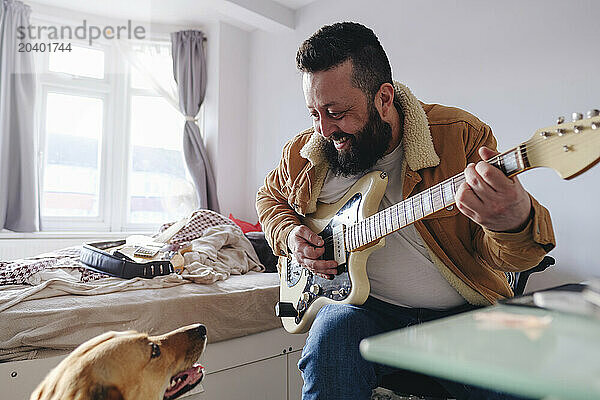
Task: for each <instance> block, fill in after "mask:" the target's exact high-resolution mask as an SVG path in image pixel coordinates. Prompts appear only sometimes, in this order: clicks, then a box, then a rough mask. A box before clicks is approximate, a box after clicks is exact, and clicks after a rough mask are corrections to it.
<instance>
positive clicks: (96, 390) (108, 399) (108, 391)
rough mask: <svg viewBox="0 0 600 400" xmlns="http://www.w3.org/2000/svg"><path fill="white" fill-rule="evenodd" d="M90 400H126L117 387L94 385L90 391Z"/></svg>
mask: <svg viewBox="0 0 600 400" xmlns="http://www.w3.org/2000/svg"><path fill="white" fill-rule="evenodd" d="M89 398H90V400H124V399H123V395H122V394H121V391H120V390H119V389H118V388H117V387H116V386H104V385H100V384H97V385H94V387H92V390H91V391H90V396H89Z"/></svg>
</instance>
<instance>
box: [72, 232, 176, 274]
mask: <svg viewBox="0 0 600 400" xmlns="http://www.w3.org/2000/svg"><path fill="white" fill-rule="evenodd" d="M122 244H125V240H119V241H112V242H96V243H86V244H84V245H83V247H82V248H81V254H80V256H79V260H80V261H81V262H82V263H84V264H85V265H87V266H88V267H89V268H90V269H93V270H96V271H99V272H102V273H105V274H108V275H112V276H116V277H118V278H124V279H131V278H136V277H140V278H148V279H151V278H154V277H155V276H161V275H169V274H172V273H173V266H172V265H171V262H170V261H169V260H160V261H149V262H147V263H137V262H135V261H133V260H130V259H129V260H128V259H127V258H126V256H125V255H121V256H119V255H118V254H117V255H113V254H110V253H108V252H107V251H105V249H108V248H112V247H115V246H119V245H122Z"/></svg>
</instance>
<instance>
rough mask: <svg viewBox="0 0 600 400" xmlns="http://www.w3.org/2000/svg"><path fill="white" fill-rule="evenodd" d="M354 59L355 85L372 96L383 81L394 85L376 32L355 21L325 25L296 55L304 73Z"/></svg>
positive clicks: (304, 43) (303, 44)
mask: <svg viewBox="0 0 600 400" xmlns="http://www.w3.org/2000/svg"><path fill="white" fill-rule="evenodd" d="M346 60H351V61H352V67H353V69H352V84H353V85H354V86H355V87H357V88H359V89H361V90H362V91H363V92H364V93H365V94H366V95H367V96H368V97H369V98H371V99H372V98H373V97H374V96H375V94H376V93H377V91H378V90H379V88H380V87H381V85H382V84H384V83H390V84H392V69H391V68H390V62H389V61H388V58H387V55H386V54H385V51H384V50H383V47H382V46H381V43H379V39H377V36H375V34H374V33H373V31H372V30H371V29H369V28H367V27H366V26H364V25H361V24H358V23H356V22H338V23H335V24H333V25H325V26H323V27H322V28H321V29H319V30H318V31H317V32H315V33H314V34H313V35H312V36H311V37H309V38H308V39H306V40H305V41H304V42H303V43H302V45H301V46H300V48H299V49H298V53H297V54H296V65H297V67H298V69H299V70H300V71H302V72H317V71H326V70H328V69H330V68H333V67H336V66H338V65H340V64H342V63H343V62H344V61H346Z"/></svg>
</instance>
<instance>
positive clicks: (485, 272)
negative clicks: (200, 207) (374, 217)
mask: <svg viewBox="0 0 600 400" xmlns="http://www.w3.org/2000/svg"><path fill="white" fill-rule="evenodd" d="M394 86H395V99H394V103H395V105H396V107H397V108H398V109H400V110H402V113H403V114H404V133H403V139H402V145H403V146H404V155H405V157H404V165H403V174H404V177H403V187H402V194H403V197H404V198H407V197H409V196H411V195H412V194H416V193H418V192H421V191H422V190H424V189H426V188H429V187H430V186H432V185H434V184H437V183H439V182H441V181H443V180H445V179H447V178H449V177H451V176H454V175H456V174H458V173H460V172H462V171H463V170H464V169H465V168H466V166H467V164H468V163H476V162H478V161H480V157H479V154H478V149H479V148H480V147H481V146H487V147H489V148H491V149H496V139H495V138H494V136H493V134H492V131H491V129H490V127H489V126H487V125H485V124H484V123H482V122H481V121H480V120H479V119H477V118H476V117H474V116H473V115H471V114H469V113H467V112H465V111H463V110H460V109H457V108H452V107H445V106H441V105H437V104H423V103H420V102H419V101H418V100H417V99H416V97H415V96H414V95H413V94H412V93H411V92H410V90H409V89H408V88H407V87H406V86H403V85H402V84H400V83H397V82H396V83H395V84H394ZM324 141H325V139H324V138H323V137H322V136H321V135H319V134H317V133H314V131H313V129H312V128H311V129H308V130H306V131H304V132H301V133H300V134H298V135H297V136H296V137H294V138H293V139H292V140H290V141H289V142H288V143H287V144H286V145H285V147H284V149H283V155H282V157H281V161H280V163H279V165H278V167H277V168H276V169H275V170H273V171H271V172H270V173H269V174H268V175H267V177H266V179H265V184H264V186H262V187H261V188H260V189H259V191H258V194H257V201H256V208H257V211H258V216H259V220H260V223H261V224H262V226H263V229H264V230H265V233H266V237H267V240H268V241H269V244H270V245H271V248H272V249H273V251H274V253H275V254H276V255H278V256H284V255H287V251H288V250H287V236H288V234H289V233H290V231H291V230H292V229H293V228H294V227H295V226H296V225H299V224H301V219H300V218H301V216H305V215H307V214H310V213H312V212H314V211H315V210H316V208H317V198H318V196H319V193H320V192H321V189H322V187H323V182H324V180H325V175H326V174H327V170H328V168H329V166H328V164H327V161H326V159H325V158H324V156H323V151H322V149H323V145H324V143H325V142H324ZM531 201H532V205H533V218H532V220H531V221H530V222H529V224H528V225H527V226H526V227H525V228H524V229H523V230H522V231H521V232H517V233H504V232H493V231H490V230H487V229H485V228H482V227H481V226H480V225H478V224H476V223H475V222H473V221H472V220H470V219H469V218H467V217H466V216H464V215H463V214H461V213H460V212H459V211H458V209H457V207H455V206H450V207H447V208H446V209H444V210H441V211H438V212H437V213H435V214H433V215H430V216H428V217H425V218H424V219H422V220H420V221H417V222H415V228H416V230H417V231H418V233H419V234H420V235H421V238H422V239H423V242H424V243H425V244H426V246H427V247H428V250H429V253H430V255H431V257H432V260H433V261H434V264H435V265H436V267H437V268H438V269H439V271H440V273H441V274H442V276H444V278H446V280H448V282H449V283H450V284H451V285H452V286H453V287H454V288H455V289H456V290H457V291H458V293H460V294H461V295H462V296H463V297H464V298H465V299H466V300H467V301H468V302H469V303H471V304H479V305H487V304H490V303H493V302H495V300H497V299H500V298H505V297H511V296H512V295H513V292H512V290H511V288H510V286H509V284H508V282H507V279H506V275H505V274H504V271H523V270H526V269H529V268H531V267H533V266H535V265H537V264H538V263H539V262H540V261H541V259H542V258H543V257H544V255H545V254H546V253H547V252H548V251H550V250H551V249H553V248H554V246H555V238H554V232H553V230H552V222H551V220H550V214H549V212H548V210H547V209H546V208H544V207H543V206H541V205H540V204H539V203H538V202H537V201H536V200H535V199H534V198H533V197H532V198H531ZM398 279H401V277H398Z"/></svg>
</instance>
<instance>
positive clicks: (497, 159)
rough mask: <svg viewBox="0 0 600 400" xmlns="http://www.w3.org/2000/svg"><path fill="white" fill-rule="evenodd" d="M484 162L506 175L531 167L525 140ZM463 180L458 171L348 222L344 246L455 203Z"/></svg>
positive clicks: (357, 245)
mask: <svg viewBox="0 0 600 400" xmlns="http://www.w3.org/2000/svg"><path fill="white" fill-rule="evenodd" d="M487 162H488V163H490V164H492V165H493V166H495V167H496V168H498V169H499V170H501V171H502V172H503V173H504V174H505V175H506V176H508V177H511V176H514V175H517V174H519V173H521V172H523V171H525V170H527V169H528V168H529V167H530V165H529V161H528V159H527V148H526V145H525V144H521V145H519V146H518V147H515V148H513V149H510V150H508V151H506V152H504V153H502V154H498V155H496V156H494V157H492V158H491V159H489V160H487ZM463 182H465V175H464V172H461V173H460V174H457V175H455V176H453V177H451V178H448V179H446V180H445V181H443V182H440V183H438V184H437V185H434V186H432V187H430V188H429V189H426V190H424V191H422V192H421V193H418V194H416V195H414V196H411V197H409V198H408V199H406V200H403V201H401V202H399V203H396V204H394V205H392V206H390V207H388V208H386V209H384V210H382V211H380V212H378V213H376V214H373V215H371V216H370V217H368V218H365V219H363V220H361V221H359V222H357V223H355V224H353V225H350V226H347V227H346V230H345V232H344V235H345V243H346V248H347V250H348V251H354V250H357V249H360V248H361V247H364V246H367V245H369V244H371V243H372V242H375V241H377V240H379V239H381V238H383V237H384V236H387V235H389V234H390V233H392V232H395V231H397V230H399V229H402V228H404V227H405V226H407V225H410V224H412V223H414V222H415V221H418V220H420V219H422V218H424V217H427V216H428V215H431V214H433V213H435V212H437V211H440V210H442V209H444V208H446V207H449V206H451V205H453V204H454V203H456V199H455V196H456V192H457V190H458V188H459V187H460V185H461V184H462V183H463Z"/></svg>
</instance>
